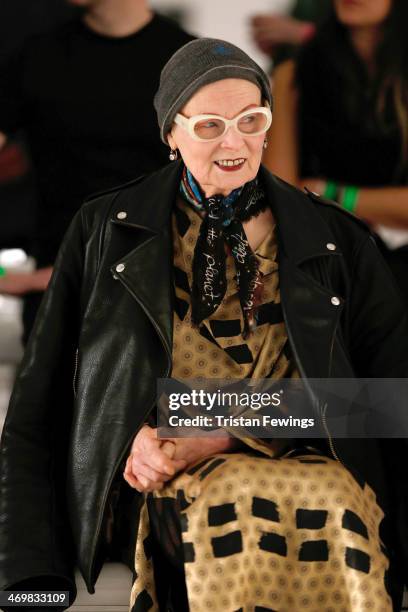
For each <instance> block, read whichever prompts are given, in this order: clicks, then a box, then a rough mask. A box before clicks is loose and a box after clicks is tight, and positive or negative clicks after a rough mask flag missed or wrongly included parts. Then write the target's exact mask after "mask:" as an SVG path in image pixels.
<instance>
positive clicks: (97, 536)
mask: <svg viewBox="0 0 408 612" xmlns="http://www.w3.org/2000/svg"><path fill="white" fill-rule="evenodd" d="M118 280H120V281H121V283H122V284H123V285H124V286H125V287H126V289H127V290H128V291H129V292H130V294H131V295H132V296H133V297H134V299H135V300H136V302H137V303H138V304H139V306H140V307H141V309H142V310H143V312H144V313H145V315H146V316H147V318H148V319H149V321H150V322H151V324H152V325H153V327H154V329H155V331H156V333H157V335H158V336H159V338H160V340H161V342H162V344H163V347H164V349H165V351H166V354H167V358H168V364H167V369H166V371H165V372H164V376H163V377H162V378H167V377H168V375H169V374H170V371H171V365H172V356H171V354H170V353H169V351H168V350H167V345H166V342H165V339H164V336H163V334H162V332H161V330H160V328H159V326H158V325H157V323H156V321H155V320H154V318H153V317H152V315H151V314H150V312H149V311H148V310H147V308H146V307H145V305H144V304H143V303H142V302H141V301H140V300H139V299H138V298H137V297H136V296H135V294H134V293H133V291H132V290H131V289H130V288H129V286H128V285H127V283H126V282H125V281H124V279H123V276H122V275H121V276H119V277H118ZM77 354H78V351H77ZM155 403H156V399H155V400H154V402H153V403H152V405H151V406H150V407H149V410H148V411H147V412H146V413H145V414H144V417H145V416H146V414H149V412H150V411H151V410H152V408H153V406H154V404H155ZM144 417H143V418H144ZM142 420H143V419H142ZM133 437H134V433H132V436H131V437H130V438H129V441H128V444H127V445H126V448H127V447H128V446H129V444H130V442H131V441H132V439H133ZM122 458H123V455H122V456H121V457H120V458H119V461H118V463H117V465H116V466H115V468H114V470H113V471H112V479H111V480H110V482H109V483H108V486H107V489H106V491H107V492H106V496H105V498H104V500H103V502H102V504H101V508H105V506H106V504H107V502H108V497H109V493H110V489H111V487H112V480H113V478H114V476H115V474H116V472H117V470H118V469H119V467H120V464H121V462H122ZM102 521H103V511H102V512H101V511H99V515H98V517H97V531H96V534H95V540H94V544H93V547H92V551H91V558H92V565H91V568H90V576H89V578H90V580H91V581H93V571H94V566H95V556H96V551H97V547H98V543H99V538H100V533H101V528H102Z"/></svg>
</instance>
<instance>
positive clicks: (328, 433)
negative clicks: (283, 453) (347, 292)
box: [320, 318, 344, 467]
mask: <svg viewBox="0 0 408 612" xmlns="http://www.w3.org/2000/svg"><path fill="white" fill-rule="evenodd" d="M338 322H339V318H338V319H337V322H336V327H335V328H334V331H333V336H332V341H331V343H330V354H329V368H328V372H327V377H328V378H329V376H330V374H331V369H332V363H333V349H334V339H335V337H336V331H337V325H338ZM327 407H328V406H327V404H324V406H323V410H322V409H321V410H320V414H321V415H322V423H323V427H324V429H325V431H326V433H327V437H328V440H329V447H330V452H331V454H332V455H333V457H334V459H335V460H336V461H338V462H339V463H341V465H342V466H343V467H344V463H343V461H342V460H341V459H340V457H339V455H338V453H337V451H336V447H335V445H334V441H333V438H332V436H331V433H330V430H329V427H328V425H327V421H326V410H327Z"/></svg>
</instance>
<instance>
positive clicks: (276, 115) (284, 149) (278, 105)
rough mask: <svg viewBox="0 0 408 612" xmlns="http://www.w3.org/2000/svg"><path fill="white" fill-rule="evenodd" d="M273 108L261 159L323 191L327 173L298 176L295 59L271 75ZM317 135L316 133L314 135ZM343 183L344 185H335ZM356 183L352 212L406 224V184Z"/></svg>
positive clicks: (374, 219) (272, 168)
mask: <svg viewBox="0 0 408 612" xmlns="http://www.w3.org/2000/svg"><path fill="white" fill-rule="evenodd" d="M273 94H274V112H273V120H272V125H271V127H270V130H269V133H268V147H267V149H266V151H265V154H264V158H263V163H264V165H265V166H266V167H267V168H268V169H269V170H270V171H271V172H273V173H274V174H276V175H277V176H279V177H280V178H282V179H283V180H285V181H287V182H288V183H291V184H292V185H296V186H297V187H299V188H300V189H303V188H304V187H307V188H308V189H310V190H311V191H314V192H316V193H319V194H320V195H323V194H324V191H325V187H326V184H327V181H330V180H331V177H329V176H325V177H319V178H310V177H301V176H299V172H300V169H299V139H298V127H297V117H298V91H297V88H296V84H295V62H294V61H293V60H288V61H287V62H284V63H283V64H281V65H280V66H278V67H277V68H276V71H275V72H274V75H273ZM318 137H319V135H318V134H316V138H318ZM339 187H345V186H339ZM356 187H358V196H357V201H356V205H355V209H354V213H355V214H356V215H357V216H359V217H361V218H363V219H364V220H365V221H367V222H368V223H371V224H373V225H377V224H381V225H385V226H388V227H394V228H404V229H405V228H408V187H375V188H371V187H364V185H356Z"/></svg>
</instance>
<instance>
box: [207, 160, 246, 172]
mask: <svg viewBox="0 0 408 612" xmlns="http://www.w3.org/2000/svg"><path fill="white" fill-rule="evenodd" d="M245 162H246V159H245V158H244V157H238V158H236V159H219V160H217V161H215V162H214V163H215V165H216V166H217V168H219V169H220V170H221V171H222V172H237V171H238V170H242V168H243V167H244V164H245Z"/></svg>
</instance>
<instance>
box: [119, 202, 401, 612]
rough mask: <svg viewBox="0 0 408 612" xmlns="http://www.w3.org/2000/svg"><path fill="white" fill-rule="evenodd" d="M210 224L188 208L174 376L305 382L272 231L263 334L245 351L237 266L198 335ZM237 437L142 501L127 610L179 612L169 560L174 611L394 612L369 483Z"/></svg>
mask: <svg viewBox="0 0 408 612" xmlns="http://www.w3.org/2000/svg"><path fill="white" fill-rule="evenodd" d="M199 225H200V217H199V215H198V214H197V213H196V212H195V211H193V210H192V209H191V208H190V207H189V206H188V205H187V204H186V203H185V202H184V201H182V200H181V199H180V200H178V202H177V206H176V209H175V212H174V213H173V239H174V267H175V274H174V277H175V292H176V306H175V313H174V343H173V363H174V368H173V372H172V376H173V377H175V378H180V379H186V378H199V377H200V376H201V377H203V378H232V379H233V378H245V377H253V378H266V377H272V378H282V377H296V376H298V373H297V371H296V368H295V367H294V361H293V358H292V356H291V353H290V348H289V343H288V340H287V336H286V331H285V325H284V322H283V316H282V311H281V307H280V294H279V275H278V263H277V261H276V239H275V228H273V229H272V231H271V232H270V234H269V235H268V236H267V237H266V238H265V240H264V241H263V242H262V244H261V245H260V246H259V247H258V249H257V250H256V251H255V254H256V256H257V259H258V262H259V266H260V270H261V273H262V280H263V286H264V290H263V297H262V304H261V306H260V308H259V311H258V312H259V317H258V327H257V329H256V330H255V332H254V333H252V334H251V336H250V337H249V338H247V339H246V340H245V341H244V340H243V338H242V336H241V333H240V330H241V329H242V328H243V320H242V313H241V308H240V305H239V298H238V294H237V290H236V286H235V283H234V274H235V270H234V263H233V259H232V257H231V256H230V255H228V256H227V265H226V273H227V282H228V285H227V292H226V295H225V298H224V300H223V302H222V304H221V306H220V307H219V308H218V309H217V311H216V312H215V313H214V314H213V315H211V316H210V317H209V319H208V320H205V321H204V322H203V323H202V325H201V326H200V328H199V329H198V330H197V329H193V328H192V327H191V325H190V301H189V287H191V280H192V279H191V264H192V258H193V251H194V245H195V243H196V239H197V235H198V230H199ZM231 433H232V434H233V435H235V436H237V437H240V438H241V442H242V445H243V448H242V449H240V451H239V452H234V453H220V454H217V455H214V456H212V457H208V458H206V459H205V460H203V461H199V462H197V463H196V464H194V465H193V466H190V467H189V469H188V470H187V471H185V472H181V473H179V474H177V475H176V476H175V477H174V478H173V479H172V480H171V481H169V482H168V483H166V485H165V487H164V488H163V489H162V490H161V491H155V492H153V493H148V494H147V495H146V496H145V501H144V503H143V505H142V509H141V514H140V520H139V530H138V537H137V545H136V552H135V579H134V583H133V586H132V591H131V596H130V606H129V611H130V612H146V611H152V612H159V611H160V612H161V611H162V610H167V609H168V608H167V604H166V601H165V600H163V598H162V596H161V595H160V586H161V585H160V582H161V581H162V580H163V581H164V580H165V576H164V575H161V576H159V575H158V571H157V567H155V558H157V555H161V557H162V559H163V558H164V559H165V560H166V562H167V563H168V568H169V575H170V574H171V572H173V575H174V571H176V572H177V573H178V575H179V576H181V577H182V581H183V583H184V581H185V587H184V588H185V595H184V600H183V601H182V602H180V603H178V604H177V605H178V607H177V608H173V609H174V612H185V611H188V610H191V611H192V612H266V611H269V612H298V611H300V610H302V611H303V610H306V611H308V612H360V611H365V610H368V611H370V612H390V611H391V610H392V602H391V598H390V595H389V593H388V592H387V588H386V578H387V570H388V567H389V560H388V557H387V554H386V551H385V549H384V547H383V545H382V543H381V539H380V536H379V526H380V523H381V520H382V518H383V517H384V513H383V511H382V509H381V508H380V507H379V505H378V504H377V502H376V496H375V493H374V492H373V490H372V489H371V488H370V487H369V485H368V484H367V483H365V482H364V481H362V479H361V478H360V477H359V475H358V474H357V473H355V472H354V471H353V470H352V469H348V468H346V467H345V466H344V465H342V464H341V463H340V462H339V461H336V460H334V459H332V458H330V457H328V456H325V455H324V454H322V453H321V452H319V451H317V450H316V449H313V448H310V447H308V448H307V449H306V448H301V449H299V450H294V449H293V441H291V440H282V439H280V440H272V441H269V440H259V439H255V438H249V437H243V436H242V434H241V433H240V432H238V431H232V432H231ZM170 570H171V571H170ZM178 584H180V582H179V583H178ZM170 588H171V585H170ZM177 588H179V587H177Z"/></svg>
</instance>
